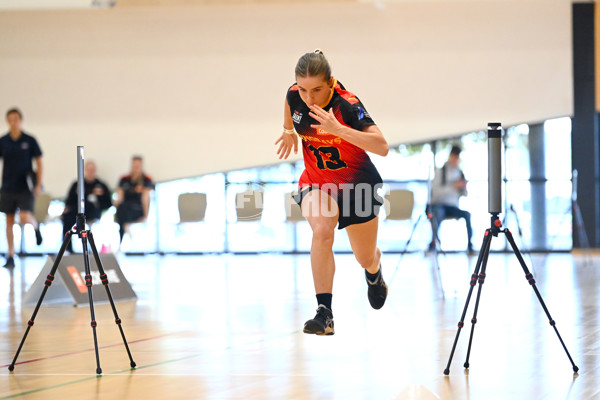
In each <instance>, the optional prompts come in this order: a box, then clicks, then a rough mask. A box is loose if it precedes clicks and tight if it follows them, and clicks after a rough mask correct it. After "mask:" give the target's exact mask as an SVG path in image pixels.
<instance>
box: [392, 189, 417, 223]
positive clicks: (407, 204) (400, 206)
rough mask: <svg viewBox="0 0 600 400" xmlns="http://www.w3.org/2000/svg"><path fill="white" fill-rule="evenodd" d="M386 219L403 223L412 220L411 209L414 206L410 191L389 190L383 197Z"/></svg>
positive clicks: (413, 198)
mask: <svg viewBox="0 0 600 400" xmlns="http://www.w3.org/2000/svg"><path fill="white" fill-rule="evenodd" d="M385 200H386V201H385V204H386V211H387V219H390V220H397V221H404V220H407V219H412V213H413V207H414V206H415V195H414V194H413V192H411V191H410V190H406V189H397V190H390V192H389V193H386V195H385ZM388 205H389V210H388V209H387V207H388Z"/></svg>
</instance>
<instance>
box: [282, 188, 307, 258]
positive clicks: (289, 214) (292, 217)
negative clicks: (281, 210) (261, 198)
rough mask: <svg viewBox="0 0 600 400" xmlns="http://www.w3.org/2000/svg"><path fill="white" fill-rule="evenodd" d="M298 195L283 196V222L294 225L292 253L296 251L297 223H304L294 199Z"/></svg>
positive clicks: (293, 193)
mask: <svg viewBox="0 0 600 400" xmlns="http://www.w3.org/2000/svg"><path fill="white" fill-rule="evenodd" d="M297 194H298V192H291V193H286V194H285V195H284V199H285V203H284V204H285V222H287V223H290V224H293V225H294V252H297V251H298V229H297V224H298V222H301V221H305V220H306V219H305V218H304V216H303V215H302V210H301V209H300V206H299V205H298V203H296V200H294V197H295V196H296V195H297Z"/></svg>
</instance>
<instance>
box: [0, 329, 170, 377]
mask: <svg viewBox="0 0 600 400" xmlns="http://www.w3.org/2000/svg"><path fill="white" fill-rule="evenodd" d="M180 333H181V332H175V333H167V334H164V335H160V336H153V337H149V338H143V339H138V340H132V341H130V342H127V343H129V344H133V343H141V342H147V341H150V340H155V339H161V338H164V337H167V336H173V335H178V334H180ZM119 346H124V344H123V342H121V343H115V344H109V345H106V346H101V347H98V350H104V349H110V348H112V347H119ZM94 350H95V349H94V348H93V347H92V348H90V349H86V350H79V351H72V352H70V353H61V354H55V355H53V356H47V357H40V358H34V359H32V360H26V361H19V362H18V363H15V365H21V364H29V363H33V362H37V361H44V360H51V359H53V358H61V357H67V356H72V355H74V354H82V353H87V352H90V351H94ZM8 366H10V364H6V365H0V368H6V367H8Z"/></svg>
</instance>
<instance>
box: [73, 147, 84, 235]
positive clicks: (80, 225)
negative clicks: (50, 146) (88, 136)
mask: <svg viewBox="0 0 600 400" xmlns="http://www.w3.org/2000/svg"><path fill="white" fill-rule="evenodd" d="M84 159H85V157H84V153H83V146H77V224H76V225H75V228H76V231H77V234H78V235H79V236H81V232H83V231H84V230H85V189H84V186H83V164H84Z"/></svg>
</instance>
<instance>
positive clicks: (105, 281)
mask: <svg viewBox="0 0 600 400" xmlns="http://www.w3.org/2000/svg"><path fill="white" fill-rule="evenodd" d="M88 239H89V241H90V247H91V248H92V254H94V259H95V260H96V266H97V267H98V272H100V279H101V280H102V284H103V285H104V288H105V289H106V294H107V296H108V301H110V306H111V307H112V310H113V314H114V315H115V323H116V324H117V325H118V326H119V331H120V332H121V337H122V338H123V344H124V345H125V349H126V350H127V355H128V356H129V362H130V363H129V365H131V368H135V366H136V364H135V361H133V357H132V356H131V351H130V350H129V344H128V343H127V339H125V332H124V331H123V327H122V326H121V318H119V314H118V313H117V307H116V306H115V302H114V300H113V297H112V294H111V292H110V288H109V287H108V276H106V272H105V271H104V267H103V266H102V261H101V260H100V256H99V255H98V249H96V243H94V235H93V234H92V232H88Z"/></svg>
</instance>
